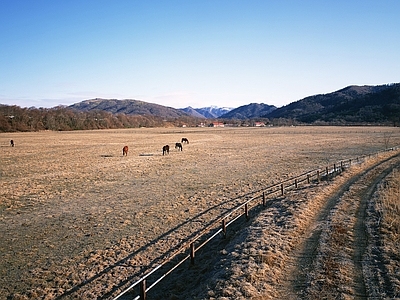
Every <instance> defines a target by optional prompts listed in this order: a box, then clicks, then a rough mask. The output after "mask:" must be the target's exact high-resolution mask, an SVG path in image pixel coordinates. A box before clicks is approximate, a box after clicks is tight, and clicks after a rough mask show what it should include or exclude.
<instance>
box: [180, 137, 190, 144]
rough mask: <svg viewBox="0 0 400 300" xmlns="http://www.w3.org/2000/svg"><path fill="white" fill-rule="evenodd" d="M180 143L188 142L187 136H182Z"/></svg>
mask: <svg viewBox="0 0 400 300" xmlns="http://www.w3.org/2000/svg"><path fill="white" fill-rule="evenodd" d="M181 143H182V144H183V143H186V144H189V140H188V139H187V138H182V141H181Z"/></svg>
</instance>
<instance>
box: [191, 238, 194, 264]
mask: <svg viewBox="0 0 400 300" xmlns="http://www.w3.org/2000/svg"><path fill="white" fill-rule="evenodd" d="M194 253H195V251H194V243H190V263H191V264H192V265H194Z"/></svg>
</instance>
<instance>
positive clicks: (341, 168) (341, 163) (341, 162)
mask: <svg viewBox="0 0 400 300" xmlns="http://www.w3.org/2000/svg"><path fill="white" fill-rule="evenodd" d="M340 172H343V161H342V160H341V161H340Z"/></svg>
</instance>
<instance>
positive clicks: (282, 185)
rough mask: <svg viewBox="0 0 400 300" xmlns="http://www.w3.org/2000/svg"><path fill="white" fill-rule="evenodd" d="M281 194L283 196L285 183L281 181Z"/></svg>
mask: <svg viewBox="0 0 400 300" xmlns="http://www.w3.org/2000/svg"><path fill="white" fill-rule="evenodd" d="M281 194H282V196H283V183H281Z"/></svg>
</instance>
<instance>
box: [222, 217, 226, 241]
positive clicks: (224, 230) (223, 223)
mask: <svg viewBox="0 0 400 300" xmlns="http://www.w3.org/2000/svg"><path fill="white" fill-rule="evenodd" d="M222 232H223V234H224V237H226V221H225V219H222Z"/></svg>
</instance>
